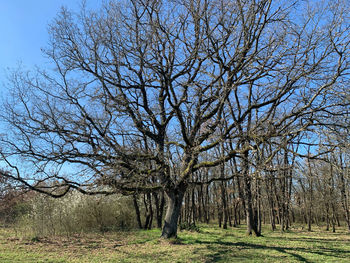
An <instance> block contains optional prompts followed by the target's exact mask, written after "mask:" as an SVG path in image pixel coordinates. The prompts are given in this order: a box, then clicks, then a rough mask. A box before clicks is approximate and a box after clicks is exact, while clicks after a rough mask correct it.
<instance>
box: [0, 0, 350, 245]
mask: <svg viewBox="0 0 350 263" xmlns="http://www.w3.org/2000/svg"><path fill="white" fill-rule="evenodd" d="M347 8H348V7H347V5H346V3H345V2H344V3H342V2H341V1H329V2H327V1H326V2H325V3H323V4H318V3H317V4H316V3H315V2H314V1H310V2H307V1H300V2H299V1H295V2H291V1H271V0H270V1H269V0H258V1H253V0H235V1H229V0H214V1H209V0H173V1H171V0H167V1H155V0H130V1H109V2H108V3H107V4H106V5H105V6H104V7H103V8H101V9H100V10H97V11H89V10H86V9H85V8H83V9H82V10H81V12H80V13H78V14H75V13H73V12H70V11H68V10H65V9H63V10H62V11H61V13H60V14H59V15H58V16H57V18H56V19H55V21H53V22H52V24H51V26H50V29H49V34H50V39H51V40H50V43H49V45H48V47H47V48H46V49H44V54H45V55H46V56H47V57H48V59H49V60H50V61H51V62H52V64H51V65H52V66H51V68H48V69H38V70H35V71H34V72H24V71H23V70H20V71H14V72H13V74H12V75H11V77H10V79H11V83H10V85H9V89H10V93H11V95H10V96H9V98H8V99H7V103H6V105H5V107H4V109H3V111H2V113H1V115H2V119H3V121H4V122H6V123H7V125H8V126H7V127H8V129H9V130H11V132H8V134H7V135H3V136H2V137H1V149H2V158H3V160H4V161H5V162H6V165H7V166H8V172H6V173H3V174H4V175H7V176H9V177H12V178H14V179H17V180H18V181H21V182H22V183H23V184H26V185H27V186H28V187H30V188H32V189H36V190H38V191H41V192H47V193H48V194H50V195H52V196H62V195H64V194H65V193H66V192H68V191H69V190H70V189H72V188H74V189H78V190H79V191H81V192H84V193H87V194H94V193H105V194H108V193H113V192H123V193H132V192H154V191H160V190H162V191H165V193H166V195H167V198H168V202H167V212H166V216H165V223H164V227H163V231H162V236H163V237H166V238H168V237H172V236H176V233H177V222H178V217H179V213H180V208H181V205H182V200H183V196H184V194H185V192H186V189H187V187H188V185H189V183H191V180H192V176H193V173H194V172H195V171H197V170H199V169H202V168H207V167H214V166H218V165H222V164H223V163H225V162H227V161H229V160H231V159H232V158H235V161H236V163H237V166H238V169H237V171H238V172H239V173H240V174H241V175H242V176H243V178H244V180H243V183H244V198H245V206H246V207H245V209H246V215H247V225H248V233H252V231H253V232H254V233H255V234H257V235H259V234H260V231H259V230H258V229H257V225H256V213H255V211H254V208H253V205H252V189H251V183H252V180H253V177H254V176H257V175H258V171H259V169H262V168H263V167H266V166H267V165H268V164H269V163H270V162H271V159H272V158H273V157H274V156H275V155H276V153H277V152H278V151H280V150H281V149H285V150H286V151H287V150H288V149H290V147H289V148H288V147H286V144H288V143H292V142H293V140H295V139H296V138H297V137H298V136H299V135H300V134H301V133H303V132H308V131H310V129H311V128H310V127H312V126H313V125H316V124H317V123H316V121H315V119H316V118H317V116H319V115H320V114H322V112H328V113H330V112H332V109H333V108H334V105H332V103H328V102H327V100H328V97H329V96H330V94H336V93H337V90H338V89H339V87H341V88H343V87H344V83H346V81H348V80H347V78H348V75H347V74H349V67H350V64H349V62H350V61H349V55H350V54H349V50H350V48H349V41H350V40H349V33H350V32H349V22H348V21H349V19H346V18H349V13H348V11H349V10H348V9H347ZM338 106H339V105H338ZM266 143H269V144H272V145H274V146H273V147H272V148H271V149H274V150H272V151H270V152H268V154H267V151H266V152H265V153H264V154H261V149H262V148H263V147H265V146H264V145H265V144H266ZM217 149H220V150H217ZM214 152H220V154H214ZM208 155H210V158H207V156H208ZM257 156H260V157H263V158H260V159H259V158H258V159H259V161H258V162H254V161H253V160H257ZM220 177H221V179H222V180H225V178H224V176H220ZM219 179H220V178H219ZM106 185H107V186H109V188H106V187H103V186H106Z"/></svg>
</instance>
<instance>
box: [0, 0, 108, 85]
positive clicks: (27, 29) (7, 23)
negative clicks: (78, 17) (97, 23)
mask: <svg viewBox="0 0 350 263" xmlns="http://www.w3.org/2000/svg"><path fill="white" fill-rule="evenodd" d="M91 2H95V3H96V2H101V1H97V0H90V1H88V3H91ZM80 3H81V1H80V0H1V1H0V36H1V41H0V89H1V86H2V84H3V83H4V81H5V75H6V74H5V72H6V68H13V67H16V66H17V65H18V63H21V64H22V65H23V66H24V67H25V68H27V69H30V68H32V67H33V66H34V65H43V63H44V62H45V59H44V58H43V57H42V54H41V51H40V49H41V48H42V47H45V46H46V44H47V42H48V32H47V28H48V24H49V23H50V22H51V21H52V20H53V19H54V17H55V16H56V14H57V13H58V12H59V10H60V8H61V7H62V6H65V7H67V8H68V9H73V10H78V9H79V7H80Z"/></svg>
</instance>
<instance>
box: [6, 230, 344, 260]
mask: <svg viewBox="0 0 350 263" xmlns="http://www.w3.org/2000/svg"><path fill="white" fill-rule="evenodd" d="M160 234H161V232H160V230H158V229H154V230H150V231H146V230H143V231H129V232H113V233H106V234H104V235H102V234H82V235H74V236H71V237H67V236H65V237H63V236H61V237H47V238H43V237H36V238H33V237H32V238H30V237H26V238H23V237H20V236H17V237H16V233H15V232H14V231H13V230H12V229H0V262H244V261H245V262H247V261H248V262H350V235H349V234H348V233H347V231H346V229H345V228H344V229H338V230H337V232H336V233H332V232H327V231H325V230H324V229H322V228H319V229H317V228H314V231H313V232H307V231H305V230H302V229H301V228H294V229H292V230H291V231H289V232H285V233H281V232H280V231H275V232H272V231H271V230H269V228H268V227H265V228H264V231H263V234H264V236H263V237H258V238H257V237H249V236H246V234H245V227H244V226H241V227H239V228H229V229H227V230H223V229H220V228H218V227H217V226H215V225H210V226H207V225H202V226H200V232H199V233H197V232H188V231H181V232H179V235H178V238H177V239H171V240H164V239H161V238H159V236H160Z"/></svg>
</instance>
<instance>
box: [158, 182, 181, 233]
mask: <svg viewBox="0 0 350 263" xmlns="http://www.w3.org/2000/svg"><path fill="white" fill-rule="evenodd" d="M185 191H186V187H182V188H176V189H170V190H168V191H166V195H167V199H168V208H167V211H166V214H165V220H164V226H163V230H162V237H163V238H171V237H176V236H177V223H178V219H179V215H180V210H181V206H182V200H183V197H184V194H185Z"/></svg>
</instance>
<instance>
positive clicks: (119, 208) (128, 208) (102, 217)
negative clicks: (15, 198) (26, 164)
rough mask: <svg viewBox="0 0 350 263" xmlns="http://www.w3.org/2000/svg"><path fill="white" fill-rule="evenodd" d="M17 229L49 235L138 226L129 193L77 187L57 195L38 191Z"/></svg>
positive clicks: (30, 233) (19, 221)
mask: <svg viewBox="0 0 350 263" xmlns="http://www.w3.org/2000/svg"><path fill="white" fill-rule="evenodd" d="M28 205H29V207H30V211H29V212H28V213H26V214H25V215H23V216H21V217H20V218H19V220H18V222H17V229H18V230H19V231H21V232H22V233H24V234H29V235H34V236H38V237H40V236H48V235H57V234H67V235H70V234H73V233H80V232H96V231H98V232H106V231H110V230H120V229H123V230H125V229H130V228H133V227H135V220H134V211H133V205H132V199H131V198H130V197H128V196H121V195H110V196H101V195H96V196H87V195H83V194H80V193H78V192H76V191H73V192H71V193H69V194H67V195H66V196H65V197H63V198H59V199H53V198H51V197H48V196H46V195H41V194H37V195H36V196H35V197H33V198H32V200H30V201H29V204H28Z"/></svg>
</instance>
